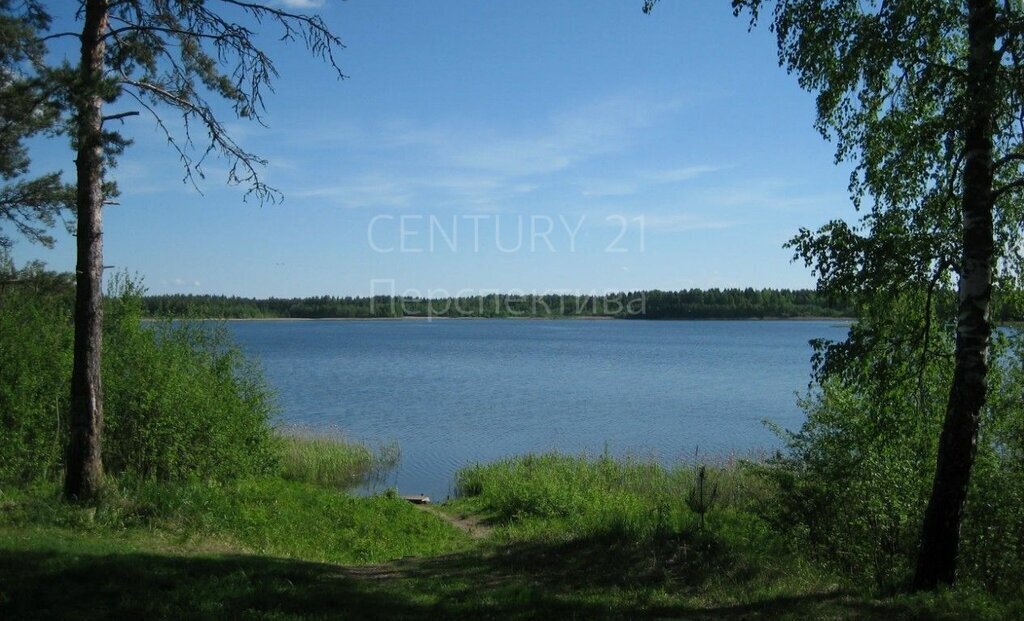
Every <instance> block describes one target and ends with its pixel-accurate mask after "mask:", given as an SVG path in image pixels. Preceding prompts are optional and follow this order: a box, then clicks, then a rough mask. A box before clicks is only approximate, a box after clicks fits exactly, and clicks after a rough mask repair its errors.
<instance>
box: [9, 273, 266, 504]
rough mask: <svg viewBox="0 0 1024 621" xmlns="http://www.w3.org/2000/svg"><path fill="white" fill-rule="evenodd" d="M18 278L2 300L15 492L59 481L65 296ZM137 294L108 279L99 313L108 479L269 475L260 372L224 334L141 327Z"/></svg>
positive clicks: (123, 281)
mask: <svg viewBox="0 0 1024 621" xmlns="http://www.w3.org/2000/svg"><path fill="white" fill-rule="evenodd" d="M19 280H21V281H22V283H23V284H19V285H16V286H11V287H8V288H7V290H5V291H3V293H2V296H0V481H3V482H7V483H14V484H17V485H24V484H27V483H29V482H31V481H36V480H53V479H56V478H59V477H60V476H61V475H62V472H63V447H64V446H65V445H66V442H67V435H68V428H67V420H68V410H69V403H70V399H69V387H70V383H71V380H70V377H71V360H72V343H73V325H72V313H71V304H72V301H71V294H72V292H73V289H72V288H71V285H70V280H69V279H67V278H63V279H62V278H60V277H59V275H54V274H52V273H46V272H43V271H42V270H41V269H37V270H36V271H35V272H34V273H27V274H26V273H24V272H23V273H21V274H19ZM47 283H49V284H47ZM54 283H57V284H58V285H59V286H56V285H54ZM44 285H45V286H44ZM141 293H142V289H141V287H140V286H139V285H138V284H136V283H134V282H132V281H131V280H130V279H129V278H127V277H124V276H120V277H115V278H114V279H113V281H112V283H111V285H110V291H109V293H108V297H107V300H106V304H105V309H104V310H105V319H104V343H103V347H104V358H103V390H104V434H103V457H104V465H105V468H106V470H107V472H108V473H109V474H112V475H125V476H128V477H132V478H139V479H159V480H183V479H193V478H195V479H216V480H223V479H230V478H234V477H240V476H247V475H253V474H260V473H265V472H270V471H273V470H274V469H275V468H276V467H277V463H278V454H277V447H276V445H275V443H274V441H273V439H272V427H271V418H272V416H273V414H274V411H275V410H274V402H273V399H272V395H271V392H270V390H269V389H268V387H267V385H266V384H265V382H264V380H263V377H262V375H261V373H260V372H259V369H258V368H257V367H255V366H254V365H253V364H252V363H251V362H250V361H248V360H247V359H246V358H245V357H244V356H243V355H242V354H241V352H240V351H239V350H238V349H237V348H236V347H234V346H233V345H232V344H231V341H230V339H229V336H228V334H227V331H226V329H225V328H224V326H222V325H217V324H211V323H205V322H170V321H167V322H149V321H143V320H142V319H141V312H140V309H141V305H140V295H141Z"/></svg>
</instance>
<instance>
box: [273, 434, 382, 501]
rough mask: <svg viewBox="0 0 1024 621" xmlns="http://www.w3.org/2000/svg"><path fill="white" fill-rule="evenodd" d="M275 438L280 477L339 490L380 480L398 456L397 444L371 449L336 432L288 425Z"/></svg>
mask: <svg viewBox="0 0 1024 621" xmlns="http://www.w3.org/2000/svg"><path fill="white" fill-rule="evenodd" d="M277 441H278V443H279V451H280V456H281V476H282V477H283V478H285V479H287V480H289V481H301V482H304V483H313V484H316V485H320V486H323V487H329V488H334V489H339V490H348V489H351V488H353V487H357V486H359V485H361V484H363V483H366V482H374V481H379V480H381V479H383V478H384V476H385V475H386V474H387V473H388V472H389V471H390V470H393V469H394V468H395V466H397V465H398V460H399V458H400V452H399V449H398V445H397V444H386V445H382V446H380V447H378V448H377V449H376V450H374V449H372V448H370V447H369V446H367V445H366V444H363V443H361V442H356V441H353V440H350V439H348V438H346V437H345V436H344V435H343V434H341V433H340V432H336V431H326V432H325V431H313V430H309V429H296V428H289V429H284V430H282V431H280V432H279V433H278V435H277Z"/></svg>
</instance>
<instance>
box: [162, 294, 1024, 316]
mask: <svg viewBox="0 0 1024 621" xmlns="http://www.w3.org/2000/svg"><path fill="white" fill-rule="evenodd" d="M143 303H144V306H145V312H146V314H147V315H149V316H153V317H206V318H219V319H234V318H237V319H261V318H304V319H321V318H371V317H402V316H405V315H412V316H428V315H429V316H435V317H552V318H554V317H595V316H596V317H624V318H643V319H726V318H732V319H737V318H763V317H779V318H784V317H849V316H851V315H852V312H853V310H852V308H851V307H850V305H849V304H848V303H846V302H845V301H843V300H831V299H829V298H827V297H826V296H822V295H820V294H818V293H816V292H814V291H808V290H790V289H751V288H747V289H705V290H701V289H690V290H685V291H657V290H654V291H631V292H620V293H610V294H605V295H594V296H578V295H557V294H551V295H511V294H509V295H498V294H492V295H486V296H476V297H462V298H434V299H422V298H395V297H388V296H378V297H374V298H370V297H335V296H319V297H310V298H291V299H289V298H270V299H255V298H241V297H233V296H232V297H228V296H212V295H180V294H177V295H156V296H147V297H146V298H144V300H143ZM1015 308H1016V307H1014V309H1015ZM1008 310H1009V309H1008ZM1019 316H1021V317H1024V315H1019Z"/></svg>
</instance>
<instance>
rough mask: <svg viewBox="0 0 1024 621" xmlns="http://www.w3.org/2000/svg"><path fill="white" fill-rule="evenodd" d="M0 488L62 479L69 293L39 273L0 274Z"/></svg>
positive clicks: (68, 377)
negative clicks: (0, 284) (1, 483)
mask: <svg viewBox="0 0 1024 621" xmlns="http://www.w3.org/2000/svg"><path fill="white" fill-rule="evenodd" d="M0 280H12V281H14V280H17V281H20V282H17V283H15V284H10V285H6V286H3V287H2V288H0V481H8V482H17V483H25V482H28V481H31V480H35V479H52V478H54V477H57V476H59V475H60V473H61V471H62V454H63V451H64V445H65V443H66V438H67V434H68V408H69V404H70V386H71V344H72V343H71V342H72V337H73V332H72V328H71V295H72V292H73V285H72V284H71V283H70V281H69V279H64V280H63V281H62V280H61V279H59V278H56V277H54V275H52V274H49V275H48V274H46V273H45V272H42V270H41V268H40V267H39V266H30V267H29V269H27V270H23V271H22V272H20V273H10V272H8V273H7V274H0Z"/></svg>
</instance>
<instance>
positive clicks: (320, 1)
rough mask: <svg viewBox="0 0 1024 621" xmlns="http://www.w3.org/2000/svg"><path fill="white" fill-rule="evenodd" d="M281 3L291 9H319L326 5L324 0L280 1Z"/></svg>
mask: <svg viewBox="0 0 1024 621" xmlns="http://www.w3.org/2000/svg"><path fill="white" fill-rule="evenodd" d="M279 2H280V3H281V4H283V5H284V6H286V7H288V8H289V9H318V8H320V7H322V6H323V5H324V0H279Z"/></svg>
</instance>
